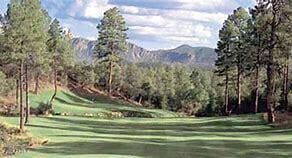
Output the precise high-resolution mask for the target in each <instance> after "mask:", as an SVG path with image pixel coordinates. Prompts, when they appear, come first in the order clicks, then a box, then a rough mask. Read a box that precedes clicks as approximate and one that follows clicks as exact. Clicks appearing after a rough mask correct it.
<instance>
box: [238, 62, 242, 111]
mask: <svg viewBox="0 0 292 158" xmlns="http://www.w3.org/2000/svg"><path fill="white" fill-rule="evenodd" d="M237 71H238V72H237V114H240V113H241V78H242V74H241V70H240V68H239V66H238V70H237Z"/></svg>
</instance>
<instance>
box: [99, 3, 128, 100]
mask: <svg viewBox="0 0 292 158" xmlns="http://www.w3.org/2000/svg"><path fill="white" fill-rule="evenodd" d="M97 28H98V30H99V36H98V42H97V45H96V47H95V48H96V52H95V54H96V57H97V61H99V62H102V63H103V64H105V65H106V67H107V77H105V78H107V90H108V93H109V94H111V92H112V82H113V71H114V68H115V67H118V66H119V61H120V57H119V53H121V52H122V51H126V39H127V34H126V31H127V27H126V22H125V20H124V18H123V16H122V15H121V14H120V11H119V10H118V8H116V7H115V8H112V9H109V10H108V11H106V12H105V13H104V17H103V19H102V20H101V22H100V24H99V25H98V26H97Z"/></svg>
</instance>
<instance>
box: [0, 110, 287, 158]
mask: <svg viewBox="0 0 292 158" xmlns="http://www.w3.org/2000/svg"><path fill="white" fill-rule="evenodd" d="M0 120H5V121H7V122H9V123H11V124H17V122H18V119H17V118H0ZM28 130H29V132H31V133H32V134H33V135H35V136H37V137H40V138H48V139H49V143H48V144H47V145H45V146H42V147H40V148H37V149H33V150H31V151H29V152H27V153H24V154H20V155H17V156H16V157H22V158H33V157H36V158H37V157H44V158H49V157H54V158H58V157H70V158H71V157H72V158H74V157H76V158H77V157H78V158H83V157H100V158H108V157H110V158H129V157H133V158H141V157H145V158H180V157H181V158H193V157H200V158H201V157H203V158H205V157H206V158H213V157H224V158H233V157H247V158H248V157H250V158H253V157H257V158H273V157H275V158H278V157H287V158H290V157H292V150H291V148H292V129H275V128H272V127H271V126H268V125H266V123H264V122H263V121H262V119H261V117H260V116H259V115H256V116H244V117H231V118H224V117H221V118H202V119H195V118H154V119H142V118H128V119H114V120H102V119H94V118H85V117H71V116H70V117H65V116H54V117H52V118H45V117H44V118H33V119H32V121H31V123H30V124H29V125H28Z"/></svg>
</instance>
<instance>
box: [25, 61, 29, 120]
mask: <svg viewBox="0 0 292 158" xmlns="http://www.w3.org/2000/svg"><path fill="white" fill-rule="evenodd" d="M29 114H30V106H29V102H28V66H27V64H25V124H27V123H28V121H29V120H28V119H29Z"/></svg>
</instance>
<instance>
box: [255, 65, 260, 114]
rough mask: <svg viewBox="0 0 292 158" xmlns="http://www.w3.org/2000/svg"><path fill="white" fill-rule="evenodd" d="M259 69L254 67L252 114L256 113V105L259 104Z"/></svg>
mask: <svg viewBox="0 0 292 158" xmlns="http://www.w3.org/2000/svg"><path fill="white" fill-rule="evenodd" d="M259 73H260V72H259V67H258V66H257V67H256V74H255V87H254V113H258V104H259V85H260V74H259Z"/></svg>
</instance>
